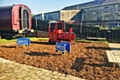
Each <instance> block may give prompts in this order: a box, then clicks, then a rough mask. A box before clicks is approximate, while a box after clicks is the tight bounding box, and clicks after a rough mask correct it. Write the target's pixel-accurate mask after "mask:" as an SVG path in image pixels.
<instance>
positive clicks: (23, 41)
mask: <svg viewBox="0 0 120 80" xmlns="http://www.w3.org/2000/svg"><path fill="white" fill-rule="evenodd" d="M17 44H18V46H20V45H21V44H24V45H25V46H28V45H30V39H29V38H18V39H17Z"/></svg>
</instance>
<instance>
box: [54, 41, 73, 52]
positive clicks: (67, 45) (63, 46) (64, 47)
mask: <svg viewBox="0 0 120 80" xmlns="http://www.w3.org/2000/svg"><path fill="white" fill-rule="evenodd" d="M58 50H60V51H61V52H62V53H63V54H64V52H65V50H67V51H68V53H70V50H71V45H70V43H68V42H56V52H57V51H58Z"/></svg>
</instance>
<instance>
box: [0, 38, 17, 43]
mask: <svg viewBox="0 0 120 80" xmlns="http://www.w3.org/2000/svg"><path fill="white" fill-rule="evenodd" d="M13 42H16V39H11V40H8V39H0V44H7V43H13Z"/></svg>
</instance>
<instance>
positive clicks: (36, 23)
mask: <svg viewBox="0 0 120 80" xmlns="http://www.w3.org/2000/svg"><path fill="white" fill-rule="evenodd" d="M35 22H36V23H35V26H36V37H38V34H37V30H38V29H37V28H38V27H37V26H38V25H37V23H38V22H37V18H36V19H35Z"/></svg>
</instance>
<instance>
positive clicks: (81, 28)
mask: <svg viewBox="0 0 120 80" xmlns="http://www.w3.org/2000/svg"><path fill="white" fill-rule="evenodd" d="M81 35H82V22H80V39H81V37H82V36H81Z"/></svg>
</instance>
